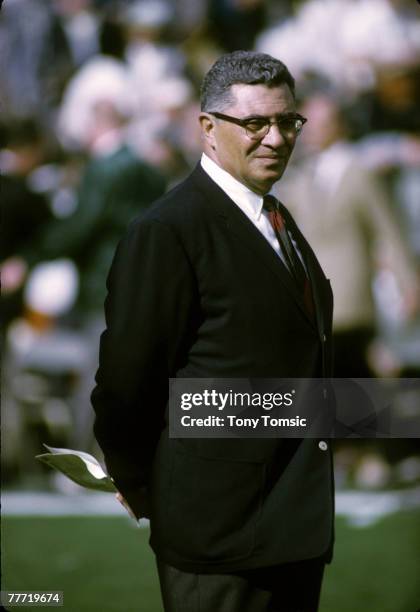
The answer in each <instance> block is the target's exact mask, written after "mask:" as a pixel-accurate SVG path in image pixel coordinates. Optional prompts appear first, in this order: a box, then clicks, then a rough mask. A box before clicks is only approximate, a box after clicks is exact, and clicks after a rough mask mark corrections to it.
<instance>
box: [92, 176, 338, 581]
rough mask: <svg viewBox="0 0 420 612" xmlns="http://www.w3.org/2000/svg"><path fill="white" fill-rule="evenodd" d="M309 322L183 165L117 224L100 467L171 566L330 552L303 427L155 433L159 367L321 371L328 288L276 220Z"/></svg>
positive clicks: (213, 372) (174, 372) (291, 292)
mask: <svg viewBox="0 0 420 612" xmlns="http://www.w3.org/2000/svg"><path fill="white" fill-rule="evenodd" d="M289 224H290V226H291V227H292V229H293V230H294V235H295V237H297V238H298V242H299V247H300V250H301V252H302V254H303V256H304V258H305V260H306V264H307V267H308V270H309V273H310V276H311V280H312V285H313V290H314V298H315V303H316V311H317V320H318V322H317V324H314V323H312V322H311V320H310V318H309V317H308V315H307V314H306V310H305V306H304V304H303V300H302V297H301V295H300V294H299V293H298V291H297V290H296V287H295V285H294V283H293V281H292V279H291V277H290V275H289V272H288V271H287V270H286V269H285V267H284V265H283V264H282V262H281V260H280V258H279V257H278V255H277V254H276V253H275V252H274V250H273V249H272V247H271V246H270V244H269V243H268V242H267V241H266V239H265V238H264V237H263V236H262V235H261V234H260V232H259V231H258V230H257V229H256V228H255V227H254V225H253V224H252V223H251V222H250V221H249V219H248V218H247V217H246V216H245V215H244V214H243V213H242V211H241V210H240V209H239V208H238V207H237V206H236V204H234V203H233V202H232V201H231V200H230V198H228V197H227V195H226V194H225V193H224V192H223V191H222V190H221V189H220V188H219V187H218V186H217V185H216V184H215V183H214V182H213V181H212V180H211V179H210V177H209V176H208V175H207V174H206V173H205V172H204V170H202V168H201V167H200V166H198V167H197V168H196V169H195V170H194V172H193V173H192V174H191V176H190V177H188V178H187V179H186V180H185V181H184V182H183V183H182V184H180V185H179V186H177V187H176V188H175V189H173V190H172V191H170V192H169V193H168V194H166V195H165V196H164V197H163V198H161V199H160V200H158V201H157V202H156V204H155V205H153V206H152V207H151V208H150V209H149V210H148V211H147V212H146V213H145V214H144V216H143V217H141V218H140V219H139V220H137V221H135V222H134V223H132V225H131V227H130V229H129V231H128V233H127V234H126V236H125V237H124V238H123V240H122V241H121V243H120V244H119V247H118V249H117V252H116V255H115V259H114V262H113V265H112V268H111V272H110V275H109V278H108V290H109V292H108V298H107V301H106V306H105V310H106V319H107V329H106V331H105V332H104V334H103V336H102V339H101V348H100V367H99V370H98V373H97V387H96V388H95V390H94V392H93V395H92V401H93V406H94V409H95V411H96V422H95V434H96V437H97V439H98V441H99V443H100V445H101V447H102V449H103V451H104V455H105V461H106V464H107V468H108V470H109V473H110V474H111V476H113V478H114V480H115V482H116V484H117V486H118V487H119V489H120V491H121V492H122V494H123V495H124V496H125V497H126V499H127V500H128V502H129V503H130V504H131V506H132V507H133V508H134V510H136V511H138V510H139V499H140V496H139V493H140V489H141V487H144V486H146V487H147V488H148V490H149V491H150V494H151V500H152V510H151V545H152V547H153V549H154V550H155V552H156V553H157V554H158V555H159V556H160V557H161V558H162V559H163V560H164V561H166V562H167V563H169V564H171V565H173V566H175V567H178V568H179V569H181V570H185V571H200V572H203V573H205V572H209V573H212V572H215V573H218V572H224V571H226V572H227V571H233V570H239V569H246V568H252V567H258V566H267V565H273V564H277V563H281V562H287V561H296V560H301V559H308V558H311V557H316V556H319V555H322V554H324V553H325V554H326V557H327V558H328V556H329V555H330V552H331V545H332V532H333V527H332V525H333V486H332V467H331V455H330V451H329V450H328V451H325V450H322V449H321V448H320V447H319V446H318V440H313V439H305V440H296V439H294V440H293V439H289V440H285V439H283V440H281V439H249V438H248V439H207V440H203V439H199V440H197V439H169V437H168V430H167V423H166V417H167V415H166V414H165V411H166V406H167V399H168V378H169V377H191V378H194V377H200V378H206V377H208V378H214V377H220V378H241V377H244V378H246V377H254V378H283V377H285V378H287V377H317V376H323V375H326V376H327V375H329V374H330V363H331V346H330V345H331V318H332V293H331V289H330V286H329V283H328V281H327V280H326V279H325V277H324V274H323V272H322V270H321V268H320V267H319V264H318V262H317V260H316V258H315V256H314V254H313V252H312V250H311V249H310V247H309V245H308V244H307V243H306V241H305V239H304V238H303V236H302V235H301V234H300V232H299V230H298V229H297V228H296V226H295V225H294V224H293V221H292V220H291V219H289Z"/></svg>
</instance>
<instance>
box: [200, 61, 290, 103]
mask: <svg viewBox="0 0 420 612" xmlns="http://www.w3.org/2000/svg"><path fill="white" fill-rule="evenodd" d="M237 84H244V85H258V84H262V85H267V87H276V86H277V85H288V86H289V88H290V91H291V92H292V94H293V96H294V95H295V80H294V78H293V77H292V75H291V74H290V72H289V70H288V69H287V67H286V66H285V64H283V62H281V61H280V60H278V59H275V58H274V57H271V55H267V54H266V53H257V52H254V51H234V52H233V53H226V54H225V55H222V56H221V57H220V58H219V59H218V60H217V61H216V62H215V63H214V64H213V66H212V67H211V68H210V70H209V71H208V72H207V74H206V76H205V77H204V80H203V83H202V86H201V110H202V111H204V112H210V111H212V110H214V111H221V110H223V109H224V108H225V107H226V106H228V105H229V104H230V103H232V102H233V97H232V92H231V87H232V85H237Z"/></svg>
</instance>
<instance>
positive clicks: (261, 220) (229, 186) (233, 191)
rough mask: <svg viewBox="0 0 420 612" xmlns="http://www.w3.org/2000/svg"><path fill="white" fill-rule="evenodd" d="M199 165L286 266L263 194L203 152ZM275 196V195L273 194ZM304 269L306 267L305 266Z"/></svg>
mask: <svg viewBox="0 0 420 612" xmlns="http://www.w3.org/2000/svg"><path fill="white" fill-rule="evenodd" d="M201 166H202V168H203V170H204V171H205V172H207V174H208V175H209V176H210V178H211V179H213V181H214V182H215V183H216V184H217V185H219V187H220V188H221V189H223V191H224V192H225V193H226V194H227V195H228V196H229V198H230V199H231V200H233V202H235V204H236V205H237V206H238V207H239V208H240V209H241V210H242V212H243V213H244V214H245V215H246V216H247V217H248V219H249V220H250V221H251V222H252V223H253V224H254V225H255V227H256V228H257V229H258V231H259V232H261V234H262V235H263V236H264V238H265V239H266V240H267V241H268V242H269V243H270V245H271V246H272V247H273V249H274V250H275V252H276V253H277V255H278V256H279V257H280V259H281V260H282V262H283V263H284V265H285V266H286V267H287V263H286V260H285V258H284V255H283V253H282V251H281V248H280V245H279V241H278V240H277V236H276V234H275V233H274V229H273V226H272V225H271V223H270V219H269V218H268V213H267V211H266V210H264V209H263V196H260V195H258V194H257V193H254V192H253V191H251V190H250V189H248V187H246V186H245V185H243V184H242V183H240V182H239V181H238V180H236V179H235V178H234V177H233V176H232V175H231V174H229V172H226V170H223V168H221V167H220V166H218V165H217V164H216V162H214V161H213V160H212V159H210V157H209V156H208V155H206V154H205V153H203V155H202V156H201ZM274 197H275V196H274ZM289 236H290V238H291V240H292V242H293V245H294V247H295V249H296V252H297V254H298V255H299V258H300V259H301V261H302V263H303V265H304V266H305V263H304V262H303V259H302V255H301V253H300V251H299V249H298V248H297V246H296V243H295V241H294V240H293V237H292V236H291V234H290V232H289ZM305 269H306V268H305Z"/></svg>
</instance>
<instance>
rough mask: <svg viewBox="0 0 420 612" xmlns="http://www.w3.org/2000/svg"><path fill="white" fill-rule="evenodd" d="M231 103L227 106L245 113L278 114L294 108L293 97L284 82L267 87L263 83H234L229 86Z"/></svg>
mask: <svg viewBox="0 0 420 612" xmlns="http://www.w3.org/2000/svg"><path fill="white" fill-rule="evenodd" d="M231 94H232V104H230V105H229V108H237V109H241V110H243V111H246V112H247V113H254V112H255V113H261V112H263V111H264V109H265V110H266V111H267V112H270V113H273V114H278V113H280V114H281V113H284V112H285V111H292V110H295V99H294V97H293V94H292V92H291V90H290V88H289V86H288V85H287V84H286V83H284V84H281V85H275V86H272V87H268V86H267V85H264V84H257V85H248V84H246V83H235V84H234V85H232V87H231Z"/></svg>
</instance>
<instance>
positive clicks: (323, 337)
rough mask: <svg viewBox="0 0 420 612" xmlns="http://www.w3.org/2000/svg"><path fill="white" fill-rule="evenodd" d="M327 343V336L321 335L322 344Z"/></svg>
mask: <svg viewBox="0 0 420 612" xmlns="http://www.w3.org/2000/svg"><path fill="white" fill-rule="evenodd" d="M326 341H327V336H326V335H325V334H322V342H326Z"/></svg>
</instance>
